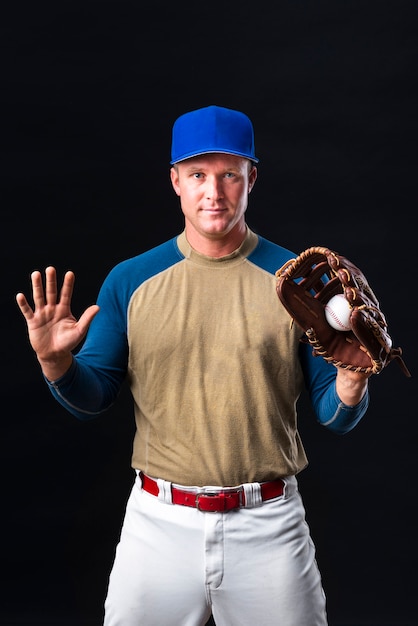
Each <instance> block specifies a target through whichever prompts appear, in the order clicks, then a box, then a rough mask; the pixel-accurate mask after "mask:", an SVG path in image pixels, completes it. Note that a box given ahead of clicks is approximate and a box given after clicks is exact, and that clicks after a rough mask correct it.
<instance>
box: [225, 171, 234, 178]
mask: <svg viewBox="0 0 418 626" xmlns="http://www.w3.org/2000/svg"><path fill="white" fill-rule="evenodd" d="M225 178H235V174H234V172H226V173H225Z"/></svg>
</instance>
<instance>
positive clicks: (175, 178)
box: [170, 167, 180, 196]
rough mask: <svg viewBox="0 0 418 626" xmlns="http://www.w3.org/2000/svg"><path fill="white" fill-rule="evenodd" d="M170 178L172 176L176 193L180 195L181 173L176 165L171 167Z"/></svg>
mask: <svg viewBox="0 0 418 626" xmlns="http://www.w3.org/2000/svg"><path fill="white" fill-rule="evenodd" d="M170 178H171V184H172V185H173V189H174V191H175V192H176V194H177V195H178V196H179V195H180V185H179V173H178V170H177V169H176V168H175V167H172V168H171V169H170Z"/></svg>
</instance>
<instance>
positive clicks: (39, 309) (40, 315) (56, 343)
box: [16, 267, 99, 380]
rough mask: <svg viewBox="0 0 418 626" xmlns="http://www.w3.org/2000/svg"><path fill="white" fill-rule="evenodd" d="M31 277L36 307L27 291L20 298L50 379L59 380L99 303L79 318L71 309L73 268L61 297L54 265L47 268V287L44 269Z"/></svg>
mask: <svg viewBox="0 0 418 626" xmlns="http://www.w3.org/2000/svg"><path fill="white" fill-rule="evenodd" d="M31 280H32V297H33V304H34V308H32V307H31V306H30V304H29V303H28V300H27V298H26V296H25V295H24V294H23V293H18V294H17V295H16V302H17V304H18V306H19V308H20V310H21V312H22V314H23V316H24V318H25V320H26V323H27V328H28V334H29V341H30V343H31V346H32V348H33V349H34V351H35V352H36V355H37V357H38V361H39V363H40V365H41V367H42V371H43V373H44V375H45V376H46V377H47V378H48V379H49V380H56V379H57V378H59V377H60V376H62V375H63V374H64V373H65V372H66V371H67V370H68V368H69V367H70V365H71V362H72V350H74V348H76V346H77V345H78V344H79V343H80V342H81V341H82V339H83V338H84V337H85V335H86V333H87V330H88V327H89V325H90V323H91V321H92V319H93V317H94V316H95V315H96V314H97V312H98V311H99V307H98V306H97V305H96V304H93V305H91V306H89V307H88V308H87V309H86V310H85V311H84V313H83V314H82V315H81V316H80V319H79V320H78V321H77V320H76V318H75V317H74V316H73V314H72V312H71V298H72V295H73V289H74V281H75V276H74V273H73V272H71V271H68V272H66V274H65V276H64V280H63V283H62V288H61V291H60V294H59V297H58V288H57V273H56V270H55V268H54V267H47V268H46V270H45V287H44V285H43V281H42V275H41V272H39V271H35V272H33V273H32V275H31Z"/></svg>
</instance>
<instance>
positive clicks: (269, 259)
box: [248, 235, 297, 274]
mask: <svg viewBox="0 0 418 626" xmlns="http://www.w3.org/2000/svg"><path fill="white" fill-rule="evenodd" d="M257 238H258V242H257V245H256V246H255V248H254V250H253V251H252V252H251V254H250V255H249V256H248V260H249V261H251V262H252V263H254V264H255V265H258V266H259V267H261V268H262V269H264V270H266V271H267V272H270V273H271V274H275V272H276V271H277V270H278V269H279V268H280V267H281V266H282V265H283V264H284V263H286V262H287V261H289V259H293V258H295V257H296V256H297V255H296V254H295V253H294V252H292V250H288V249H287V248H284V247H283V246H280V245H279V244H277V243H274V242H273V241H270V240H269V239H266V238H265V237H262V236H261V235H257Z"/></svg>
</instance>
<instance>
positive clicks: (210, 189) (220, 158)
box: [171, 153, 257, 239]
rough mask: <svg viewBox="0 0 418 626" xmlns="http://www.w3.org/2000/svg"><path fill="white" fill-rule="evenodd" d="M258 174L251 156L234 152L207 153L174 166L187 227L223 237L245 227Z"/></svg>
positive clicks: (173, 177)
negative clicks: (250, 195)
mask: <svg viewBox="0 0 418 626" xmlns="http://www.w3.org/2000/svg"><path fill="white" fill-rule="evenodd" d="M256 178H257V169H256V167H254V166H253V165H252V164H251V163H250V161H249V160H248V159H245V158H243V157H238V156H235V155H230V154H219V153H216V154H205V155H202V156H198V157H193V158H191V159H187V160H186V161H182V162H180V163H178V164H177V165H176V166H175V167H172V169H171V182H172V185H173V188H174V191H175V192H176V194H177V195H178V196H179V197H180V203H181V209H182V211H183V214H184V217H185V223H186V231H189V232H191V233H192V234H195V235H197V236H200V237H202V236H203V237H205V238H208V239H222V238H225V237H226V236H227V235H228V234H230V233H233V232H234V231H235V232H237V231H239V230H240V229H242V228H243V227H244V226H245V211H246V209H247V206H248V194H249V193H250V191H251V189H252V187H253V185H254V183H255V180H256Z"/></svg>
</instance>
